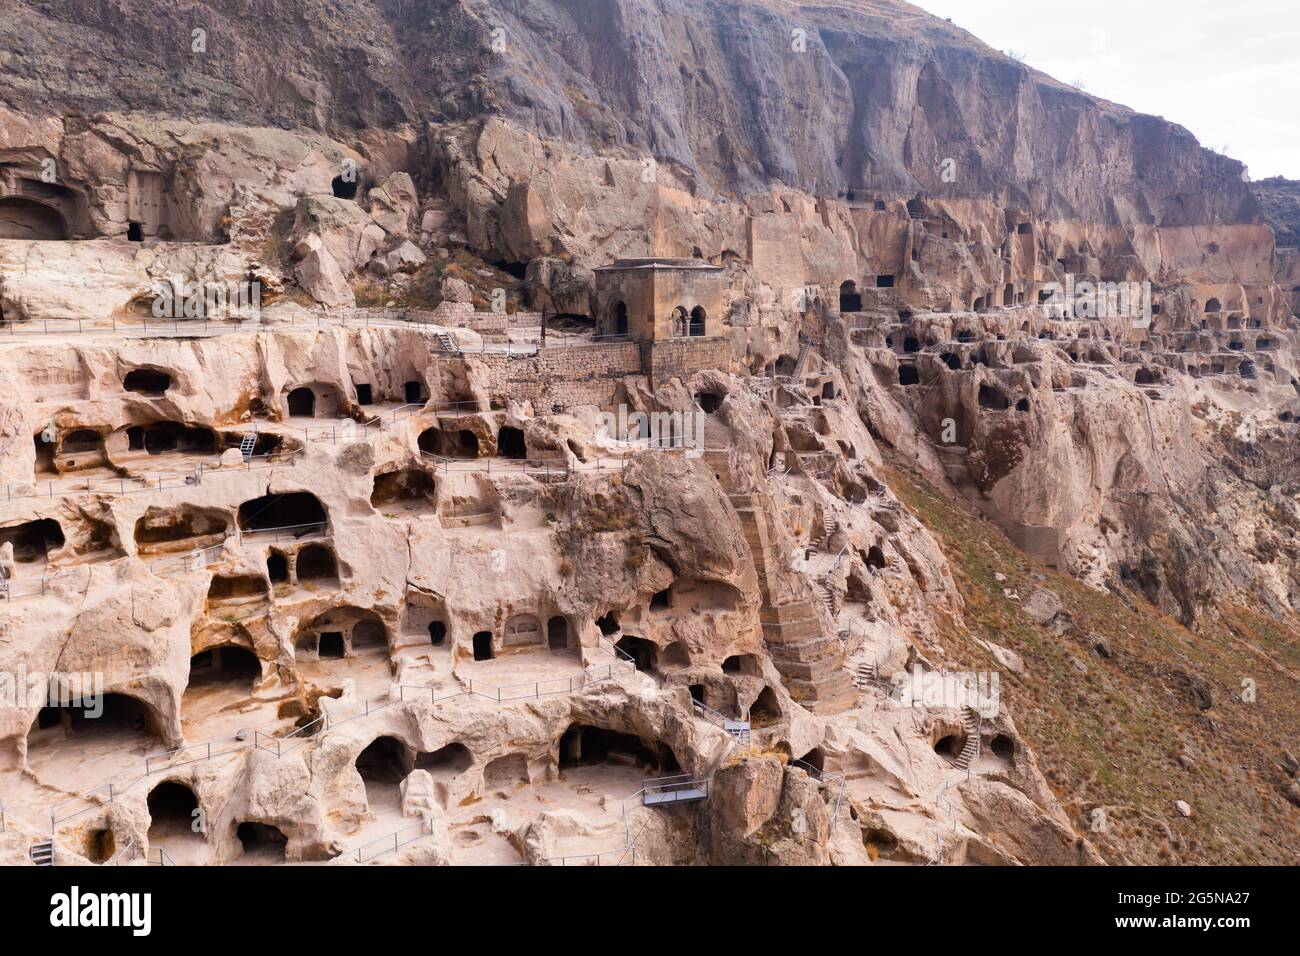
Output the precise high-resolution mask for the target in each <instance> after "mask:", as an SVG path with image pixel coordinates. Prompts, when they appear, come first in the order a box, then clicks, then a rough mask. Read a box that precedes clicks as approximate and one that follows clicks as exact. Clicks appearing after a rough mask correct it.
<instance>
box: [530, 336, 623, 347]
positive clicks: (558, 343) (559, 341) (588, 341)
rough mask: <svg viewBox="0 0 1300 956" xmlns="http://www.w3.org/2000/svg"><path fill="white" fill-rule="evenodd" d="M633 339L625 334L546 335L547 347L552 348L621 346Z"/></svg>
mask: <svg viewBox="0 0 1300 956" xmlns="http://www.w3.org/2000/svg"><path fill="white" fill-rule="evenodd" d="M631 341H632V337H631V336H630V335H627V334H626V333H624V334H623V335H583V336H566V335H564V334H563V333H554V332H548V333H547V334H546V347H547V348H548V349H551V348H561V349H565V348H579V347H581V346H583V345H620V344H622V343H624V342H631Z"/></svg>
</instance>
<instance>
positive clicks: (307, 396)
mask: <svg viewBox="0 0 1300 956" xmlns="http://www.w3.org/2000/svg"><path fill="white" fill-rule="evenodd" d="M288 403H289V417H290V418H314V417H315V416H316V393H315V392H313V391H312V390H311V389H310V388H295V389H294V390H293V391H292V392H290V393H289V398H288Z"/></svg>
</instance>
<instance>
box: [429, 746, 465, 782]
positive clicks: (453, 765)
mask: <svg viewBox="0 0 1300 956" xmlns="http://www.w3.org/2000/svg"><path fill="white" fill-rule="evenodd" d="M473 763H474V757H473V755H472V754H471V753H470V752H469V748H468V747H466V746H465V745H464V744H460V743H451V744H447V746H445V747H439V748H438V749H437V750H435V751H433V752H432V753H422V754H417V755H416V758H415V769H416V770H427V771H429V773H430V774H431V775H432V776H433V777H434V778H435V779H437V778H439V777H443V778H446V777H455V776H457V775H459V774H462V773H464V772H465V771H466V770H468V769H469V768H470V766H471V765H472V764H473Z"/></svg>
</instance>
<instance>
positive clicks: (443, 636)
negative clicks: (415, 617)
mask: <svg viewBox="0 0 1300 956" xmlns="http://www.w3.org/2000/svg"><path fill="white" fill-rule="evenodd" d="M446 640H447V625H446V624H445V623H444V622H442V621H430V622H429V643H430V644H432V645H433V646H434V647H442V645H443V642H444V641H446Z"/></svg>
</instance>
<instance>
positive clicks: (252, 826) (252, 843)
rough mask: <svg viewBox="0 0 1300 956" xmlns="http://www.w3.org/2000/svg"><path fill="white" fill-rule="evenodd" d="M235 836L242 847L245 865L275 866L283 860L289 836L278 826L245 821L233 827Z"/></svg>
mask: <svg viewBox="0 0 1300 956" xmlns="http://www.w3.org/2000/svg"><path fill="white" fill-rule="evenodd" d="M235 836H237V837H239V842H240V844H241V845H242V846H243V848H244V858H243V861H242V862H243V863H244V864H245V865H248V866H275V865H277V864H280V863H283V862H284V860H285V847H286V846H288V844H289V838H288V837H286V836H285V835H284V831H282V830H281V829H280V828H279V827H276V826H271V825H270V824H269V823H255V822H252V821H246V822H244V823H241V824H239V826H237V827H236V828H235Z"/></svg>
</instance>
